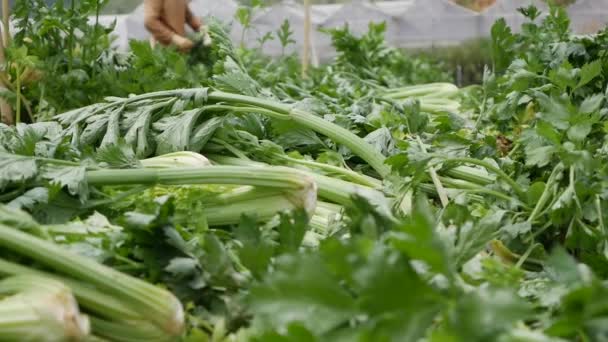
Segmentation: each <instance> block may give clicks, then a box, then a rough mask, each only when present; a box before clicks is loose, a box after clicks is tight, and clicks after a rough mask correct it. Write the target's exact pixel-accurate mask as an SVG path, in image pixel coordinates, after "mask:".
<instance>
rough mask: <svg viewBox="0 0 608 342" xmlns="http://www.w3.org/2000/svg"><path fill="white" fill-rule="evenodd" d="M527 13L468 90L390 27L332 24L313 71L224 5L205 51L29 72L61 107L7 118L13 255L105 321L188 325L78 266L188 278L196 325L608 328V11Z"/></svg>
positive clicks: (600, 333) (196, 328)
mask: <svg viewBox="0 0 608 342" xmlns="http://www.w3.org/2000/svg"><path fill="white" fill-rule="evenodd" d="M521 12H522V15H524V16H525V17H526V18H527V19H529V20H526V23H525V24H524V25H523V27H522V32H521V33H518V34H514V33H512V32H511V30H510V29H509V28H508V27H507V26H506V24H505V22H504V20H499V21H498V22H497V23H496V24H495V25H494V27H493V30H492V41H491V44H490V45H491V46H490V49H491V51H492V65H489V66H487V67H486V68H485V70H484V72H483V78H482V82H481V84H479V85H474V86H470V87H467V88H464V89H458V88H457V87H455V86H454V85H452V84H450V83H446V82H450V81H452V78H451V76H450V75H449V74H447V73H446V72H445V71H444V70H443V69H442V68H441V66H440V65H437V64H435V63H432V62H429V61H428V60H427V59H425V58H411V57H408V56H407V55H405V54H403V53H402V52H401V51H400V50H397V49H393V48H390V47H388V46H386V44H385V43H384V38H383V32H384V26H383V25H381V24H380V25H371V26H370V30H369V32H368V33H367V34H366V35H363V36H361V37H356V36H354V35H352V34H351V33H350V32H349V31H348V29H346V28H344V29H337V30H333V31H331V32H329V34H331V37H332V40H333V44H334V46H335V47H336V49H337V51H338V56H337V57H336V58H335V60H333V61H332V62H331V63H328V64H326V65H323V66H321V67H319V68H314V69H313V70H311V71H310V73H309V74H308V75H307V77H302V76H301V69H300V66H299V64H298V60H297V58H296V57H294V56H289V55H285V56H283V57H281V58H278V59H270V58H268V57H265V56H264V55H263V45H262V46H261V47H260V48H259V49H252V50H245V49H242V48H236V47H235V46H234V45H233V44H232V42H231V41H230V40H229V38H228V37H227V35H226V33H225V30H224V29H223V27H222V26H221V24H219V23H212V24H211V34H212V36H213V40H214V46H213V48H212V49H210V50H199V51H197V52H195V53H193V54H192V55H190V56H182V55H180V54H178V53H176V52H175V51H172V50H171V49H161V48H158V49H155V50H152V49H151V48H150V47H149V46H148V45H147V44H145V43H137V42H134V43H132V52H131V54H129V55H128V56H124V57H125V59H124V60H123V61H124V63H123V64H121V68H120V69H116V68H115V66H116V65H115V64H112V63H110V64H104V65H105V66H104V68H105V67H107V66H108V65H112V68H111V69H112V70H113V71H112V72H107V73H106V72H105V71H104V75H105V76H104V77H106V78H104V77H101V78H100V79H101V80H98V79H95V82H107V85H112V87H105V86H102V85H100V86H99V88H96V89H98V91H97V92H96V93H93V94H88V93H87V92H86V91H84V90H83V89H85V88H83V87H82V85H83V84H87V83H86V82H85V83H79V84H78V85H74V84H63V85H62V86H63V87H64V89H63V90H64V92H65V93H66V94H71V92H72V91H74V92H79V91H84V92H85V93H86V94H88V96H89V97H82V98H79V99H78V101H80V102H78V103H76V102H74V103H69V104H66V103H65V102H64V101H61V100H60V98H61V95H60V94H59V92H58V91H49V92H44V93H42V91H41V90H42V89H51V88H52V86H54V85H53V79H52V78H48V79H47V78H45V79H44V80H43V81H41V82H39V83H37V84H34V85H25V86H24V87H23V91H24V94H26V95H25V96H26V97H28V96H30V97H31V94H37V95H36V96H35V98H36V100H32V102H31V106H32V108H34V109H33V111H35V112H38V113H43V112H46V113H47V114H45V115H46V117H45V116H39V118H47V119H49V120H48V121H43V122H37V123H33V124H19V125H17V126H16V127H8V126H0V202H2V206H0V245H2V246H3V248H4V247H6V248H7V250H10V251H17V253H10V252H5V250H4V249H3V250H2V253H0V257H1V258H3V259H0V275H1V276H2V277H3V278H4V277H9V276H15V275H20V274H21V275H23V274H25V275H30V273H31V272H33V271H32V270H37V271H36V272H39V271H41V270H42V271H44V275H45V276H49V275H53V274H54V275H55V276H56V275H57V274H59V275H60V276H61V277H60V278H54V279H56V280H59V281H62V282H64V284H65V285H66V286H67V287H69V288H70V289H71V291H72V292H73V294H74V297H75V298H76V300H77V301H79V304H80V305H81V310H82V312H83V314H84V315H90V316H91V317H92V322H93V324H92V328H91V332H92V333H93V334H94V335H96V336H102V337H105V338H107V339H109V340H125V339H127V337H131V338H132V340H138V341H139V340H150V336H152V335H154V336H155V337H156V338H158V340H161V339H165V340H167V339H171V338H172V336H174V335H178V334H181V333H182V330H180V329H178V328H177V326H178V324H169V323H167V322H169V321H170V320H169V319H167V318H168V316H169V315H170V313H171V311H170V310H168V307H167V306H166V305H163V304H166V303H162V302H150V303H146V304H147V305H146V306H141V307H140V306H138V305H141V304H142V297H139V296H138V292H137V291H134V292H133V293H125V292H121V291H120V287H119V286H117V285H116V284H114V286H112V285H113V284H111V283H109V282H107V281H104V279H105V278H103V277H102V278H100V279H102V280H101V281H100V282H98V283H95V282H94V279H92V277H90V276H89V277H87V274H88V273H86V272H84V271H82V272H80V273H77V269H78V267H77V266H81V267H83V270H89V269H92V268H93V267H99V269H103V270H104V271H103V274H106V273H105V272H116V271H120V272H121V273H120V274H122V276H121V277H125V278H124V279H125V280H124V284H127V285H128V288H129V289H133V288H138V286H144V285H141V284H146V283H145V282H142V281H141V279H143V280H145V281H146V282H148V283H152V284H158V285H159V286H160V287H164V288H167V289H168V290H170V291H171V292H172V293H173V294H174V295H175V296H176V298H178V299H179V300H180V302H181V304H182V306H183V308H184V310H185V320H186V322H185V323H186V324H185V328H184V331H183V339H184V340H187V341H201V340H202V341H353V340H357V341H429V342H444V341H445V342H448V341H450V342H452V341H463V342H464V341H467V342H468V341H480V342H481V341H505V342H515V341H517V342H536V341H602V340H605V339H606V336H608V329H607V327H606V324H605V322H606V319H608V316H607V314H608V303H604V297H605V294H606V293H607V292H608V287H607V285H606V277H607V276H608V256H607V254H606V251H607V246H608V244H607V240H606V226H605V222H606V220H607V219H608V217H607V216H606V214H605V212H607V211H606V209H607V208H606V206H607V204H606V200H607V198H606V196H607V194H608V183H607V182H606V179H607V177H608V175H607V174H606V170H607V168H606V162H605V160H606V155H605V154H606V151H608V149H607V148H606V144H607V141H608V140H607V139H606V133H608V132H607V130H606V129H607V128H606V127H608V126H607V125H606V115H608V109H607V107H606V105H607V101H606V96H607V92H606V84H607V82H608V69H607V68H606V66H607V64H606V63H607V60H606V55H605V48H604V47H605V46H606V44H607V43H608V31H603V32H599V33H598V34H596V35H592V36H586V37H576V36H573V35H571V34H570V32H569V29H568V25H569V21H568V18H567V16H566V15H565V12H564V11H563V9H559V8H553V9H552V10H551V13H550V15H549V16H548V17H547V19H545V20H544V21H543V22H542V23H539V24H534V19H535V18H536V17H537V15H538V12H537V10H536V9H535V8H533V7H530V8H526V9H522V10H521ZM61 15H63V14H61ZM28 30H35V28H28ZM32 32H35V31H32ZM288 32H289V28H285V29H284V30H283V33H282V34H281V35H282V39H281V40H282V41H284V44H289V39H288V37H289V34H288ZM87 34H96V33H95V31H94V30H93V31H89V32H88V33H87ZM57 39H60V42H59V43H61V44H66V43H67V44H68V45H67V46H69V40H68V41H64V40H61V39H69V36H68V37H65V36H60V37H59V38H57ZM21 41H22V42H23V44H32V47H31V48H28V50H27V55H28V56H30V57H31V58H30V60H31V61H32V65H31V66H36V68H39V69H40V70H44V72H45V73H47V75H61V74H62V73H65V72H69V71H67V70H66V69H62V68H65V67H66V65H64V64H62V63H55V62H53V63H49V65H52V67H51V66H49V65H46V64H45V63H46V62H41V61H43V60H44V58H48V59H49V61H54V60H55V58H57V60H66V58H67V60H69V58H70V57H69V54H68V55H67V57H66V56H64V57H59V56H55V57H53V55H44V51H45V49H44V48H43V47H44V46H45V45H44V44H46V43H45V42H44V41H36V42H34V41H32V43H27V42H26V41H25V40H24V39H23V38H22V40H21ZM19 42H20V41H19V40H17V43H16V45H15V47H14V48H13V50H12V51H19V49H20V48H21V47H20V46H19V44H20V43H19ZM261 43H262V42H261ZM41 51H42V52H41ZM62 53H66V52H65V51H63V52H62ZM99 53H100V54H102V55H106V54H113V53H114V52H113V51H111V50H108V49H107V48H103V49H102V50H100V51H99ZM44 56H47V57H44ZM117 56H118V55H117ZM121 56H122V55H121ZM78 58H80V57H78ZM78 58H74V61H76V60H77V59H78ZM115 61H116V60H115ZM73 63H74V64H73V65H77V64H78V63H81V62H73ZM113 63H114V62H113ZM84 65H88V66H87V67H86V68H83V69H82V70H83V73H85V74H88V73H90V72H93V70H96V69H95V68H93V67H91V65H95V64H90V63H84ZM57 66H61V67H57ZM67 66H68V67H69V63H68V64H67ZM108 68H109V67H108ZM104 70H105V69H104ZM54 78H56V77H54ZM87 82H89V81H87ZM91 82H92V81H91ZM45 84H46V85H45ZM64 96H67V95H64ZM44 103H46V104H50V107H51V108H53V110H52V111H48V108H49V105H44ZM68 109H69V110H68ZM54 112H61V114H59V115H53V116H52V117H51V116H50V113H54ZM184 151H191V152H195V153H200V154H202V155H204V156H206V157H207V158H208V159H209V160H210V162H209V161H207V159H205V158H203V157H201V156H200V155H198V154H194V153H184ZM173 153H178V154H173ZM159 157H160V159H159ZM146 158H153V159H152V160H150V159H146ZM209 164H212V165H209ZM26 212H27V214H26ZM19 230H24V231H19ZM27 239H31V241H34V242H35V243H34V242H32V246H38V245H39V246H42V247H44V248H46V249H45V250H46V251H50V252H52V253H47V254H48V255H55V254H54V253H56V254H57V255H59V256H56V257H54V258H49V259H45V258H44V256H42V255H38V254H32V253H34V251H35V248H34V247H32V246H29V247H28V244H24V243H23V242H24V241H30V240H27ZM15 241H17V242H19V241H21V242H22V243H21V244H19V243H17V242H15ZM42 247H41V248H42ZM59 251H61V252H59ZM74 254H79V255H81V256H86V257H87V258H76V259H77V260H86V261H83V264H84V265H77V264H70V263H67V262H66V261H65V260H67V259H69V258H68V256H69V255H74ZM32 259H33V260H32ZM90 259H95V262H93V261H92V260H90ZM58 260H60V261H61V263H58V262H59V261H58ZM2 261H5V262H8V263H9V264H10V265H13V266H14V265H18V264H20V265H25V266H26V267H24V266H20V267H21V268H19V267H11V268H8V267H7V266H3V263H2ZM32 261H35V262H32ZM100 264H104V265H105V266H101V265H100ZM7 265H8V264H7ZM66 265H67V266H66ZM95 265H97V266H95ZM59 266H61V267H59ZM108 266H109V267H108ZM102 267H103V268H102ZM110 268H111V269H112V271H108V270H110ZM24 269H25V270H29V271H25V270H24ZM7 270H11V271H10V272H8V271H7ZM28 272H30V273H28ZM74 272H76V273H74ZM108 274H114V273H108ZM36 275H38V273H36ZM106 275H107V274H106ZM137 278H139V279H137ZM7 279H8V280H7V281H10V280H11V278H7ZM82 282H85V283H93V289H97V290H102V291H101V292H103V291H104V290H105V291H107V292H104V293H95V294H94V296H91V297H86V296H85V295H86V293H85V294H83V292H82V290H83V286H82V285H83V284H82ZM9 283H10V282H9ZM0 284H1V283H0ZM133 284H135V285H137V286H135V285H133ZM145 286H149V287H148V288H154V289H155V291H162V293H163V294H165V295H166V294H167V292H165V291H164V290H161V288H157V287H153V286H151V285H149V284H146V285H145ZM86 288H88V287H85V289H86ZM79 291H80V292H79ZM7 292H8V291H7ZM1 293H2V292H0V297H4V295H2V294H1ZM10 294H11V295H12V294H13V293H10ZM139 294H141V293H139ZM9 298H10V297H9ZM108 298H109V299H108ZM166 298H169V299H171V298H173V297H171V296H168V297H166ZM87 299H89V301H87ZM91 299H93V300H92V301H91ZM104 300H108V301H111V302H109V303H110V304H111V305H107V306H104V307H103V309H104V310H105V311H103V310H102V311H101V312H100V311H99V307H96V306H95V305H92V304H91V303H93V304H96V305H99V303H101V302H103V301H104ZM123 305H124V306H123ZM125 306H126V308H125ZM11 308H12V307H11ZM95 308H97V311H96V310H95ZM18 309H21V310H25V309H27V308H23V307H20V308H18ZM110 310H111V311H110ZM108 315H109V316H108ZM129 315H134V317H135V318H134V319H135V320H136V321H137V322H141V323H142V324H136V325H137V326H134V325H133V324H131V325H130V323H129V322H130V318H131V316H129ZM176 317H177V316H176ZM0 318H1V317H0ZM176 321H179V320H178V319H177V318H176V319H175V321H174V322H172V323H175V322H176ZM1 322H2V319H0V334H1V332H2V331H1V328H2V324H1ZM165 323H166V324H165ZM146 334H147V335H146Z"/></svg>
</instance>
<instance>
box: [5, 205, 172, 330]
mask: <svg viewBox="0 0 608 342" xmlns="http://www.w3.org/2000/svg"><path fill="white" fill-rule="evenodd" d="M41 231H42V227H41V226H39V225H38V224H37V223H36V222H35V221H34V220H33V219H32V218H30V217H29V216H28V215H27V214H25V213H24V212H21V211H18V210H14V209H9V208H6V207H0V246H1V247H2V249H3V250H4V251H10V254H9V255H10V257H11V259H14V258H16V257H17V256H19V257H20V259H18V260H19V263H20V264H18V263H15V262H11V261H9V260H7V259H0V275H1V276H7V277H9V278H7V279H6V280H4V281H0V295H2V294H9V295H12V294H13V293H18V294H17V295H15V296H13V297H7V298H6V299H5V300H4V301H3V302H2V303H3V305H0V306H2V312H1V314H2V315H3V316H2V321H3V322H7V325H6V326H2V327H0V336H3V338H4V337H9V338H10V336H15V337H16V336H21V337H23V336H27V335H28V334H31V336H32V338H33V340H37V339H36V336H44V334H45V333H46V334H49V336H50V338H55V339H57V340H61V336H64V337H65V338H66V339H67V340H82V339H83V338H84V337H85V336H87V335H88V332H89V329H88V319H87V318H86V317H84V316H81V315H80V314H79V313H78V311H79V309H78V307H80V309H82V310H84V312H86V313H87V314H88V315H90V317H89V318H90V322H91V333H92V334H94V335H96V336H99V337H104V338H110V339H112V340H115V341H167V340H173V339H175V338H177V337H179V336H180V335H181V334H182V333H183V331H184V330H183V329H184V314H183V310H182V305H181V303H180V302H179V301H178V300H177V299H176V298H175V297H174V296H173V295H172V294H171V293H169V292H167V291H166V290H164V289H161V288H159V287H156V286H154V285H152V284H148V283H146V282H144V281H142V280H139V279H136V278H133V277H131V276H128V275H126V274H123V273H120V272H118V271H115V270H114V269H112V268H109V267H106V266H103V265H101V264H98V263H97V262H95V261H93V260H91V259H89V258H86V257H81V256H78V255H75V254H73V253H71V252H68V251H66V250H65V249H64V248H62V247H61V246H59V245H56V244H54V243H53V242H50V241H46V240H44V239H42V238H39V237H37V236H35V235H33V234H35V233H37V232H38V233H39V232H41ZM5 257H6V256H5ZM21 258H25V259H21ZM24 260H28V265H33V264H35V265H40V266H42V267H44V268H43V269H39V268H37V269H35V268H31V266H25V265H23V262H24ZM11 277H12V278H11ZM71 293H73V294H74V296H75V297H76V299H77V301H78V304H76V303H75V302H74V301H73V299H72V297H71ZM4 304H6V305H4ZM5 310H6V311H5ZM10 319H13V320H14V322H11V323H10V324H8V322H10V321H9V320H10ZM118 329H119V330H118ZM119 331H120V333H118V332H119ZM53 332H55V333H53ZM40 334H42V335H40Z"/></svg>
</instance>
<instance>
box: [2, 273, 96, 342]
mask: <svg viewBox="0 0 608 342" xmlns="http://www.w3.org/2000/svg"><path fill="white" fill-rule="evenodd" d="M2 294H4V295H6V294H12V295H10V296H9V297H6V298H4V299H3V300H1V301H0V337H1V339H2V341H57V342H60V341H78V340H81V339H83V338H84V337H85V336H87V335H88V334H89V331H90V328H89V320H88V318H87V316H84V315H81V314H80V311H79V309H78V304H77V302H76V300H75V299H74V297H73V296H72V292H71V291H70V289H69V288H68V287H67V286H65V285H64V284H62V283H61V282H58V281H56V280H53V279H48V278H42V277H37V276H15V277H10V278H7V279H5V280H3V281H0V295H2Z"/></svg>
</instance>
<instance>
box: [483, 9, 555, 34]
mask: <svg viewBox="0 0 608 342" xmlns="http://www.w3.org/2000/svg"><path fill="white" fill-rule="evenodd" d="M530 5H534V6H536V8H538V9H539V10H540V11H541V12H542V15H541V17H540V18H538V19H537V20H542V18H543V17H545V16H546V15H547V13H548V11H549V7H548V6H547V4H546V3H545V2H543V1H541V0H497V1H496V3H495V4H494V5H492V6H491V7H489V8H487V9H486V10H485V11H483V12H482V13H481V17H482V23H481V32H480V34H481V35H482V36H489V35H490V33H491V32H492V25H494V23H495V22H496V20H498V19H500V18H504V19H505V21H506V23H507V25H509V27H511V29H512V30H513V31H515V32H518V31H520V28H521V25H522V24H523V23H524V22H525V21H526V18H525V17H524V16H523V15H522V14H521V13H519V12H518V11H517V9H518V8H521V7H528V6H530Z"/></svg>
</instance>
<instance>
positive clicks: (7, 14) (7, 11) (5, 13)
mask: <svg viewBox="0 0 608 342" xmlns="http://www.w3.org/2000/svg"><path fill="white" fill-rule="evenodd" d="M10 18H11V8H10V6H9V4H8V0H2V25H3V26H4V30H2V39H3V40H4V47H7V46H8V44H9V43H10V42H11V31H10V30H11V29H10V24H11V20H10Z"/></svg>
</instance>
